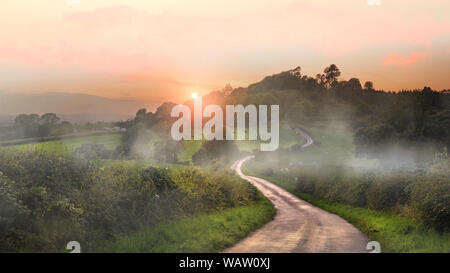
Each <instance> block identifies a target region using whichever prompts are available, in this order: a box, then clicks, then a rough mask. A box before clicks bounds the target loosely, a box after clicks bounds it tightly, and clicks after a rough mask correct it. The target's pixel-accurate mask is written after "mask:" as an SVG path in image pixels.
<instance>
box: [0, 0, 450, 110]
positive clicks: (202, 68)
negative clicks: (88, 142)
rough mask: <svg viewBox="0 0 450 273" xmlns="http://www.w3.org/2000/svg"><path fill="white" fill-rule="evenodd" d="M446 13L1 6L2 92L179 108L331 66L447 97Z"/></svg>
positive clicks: (39, 3) (430, 4)
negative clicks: (193, 99) (195, 97)
mask: <svg viewBox="0 0 450 273" xmlns="http://www.w3.org/2000/svg"><path fill="white" fill-rule="evenodd" d="M449 12H450V1H448V0H428V1H424V0H422V1H418V0H339V1H337V0H336V1H333V0H308V1H306V0H299V1H296V0H273V1H271V0H214V1H212V0H190V1H182V0H2V1H1V3H0V91H1V92H9V93H45V92H65V93H85V94H91V95H97V96H102V97H107V98H117V99H127V100H130V99H131V100H141V101H174V102H182V101H184V100H186V99H188V98H189V97H190V96H191V93H193V92H196V93H199V94H205V93H208V92H210V91H212V90H216V89H220V88H222V87H223V86H225V85H226V84H231V85H232V86H233V87H239V86H247V85H248V84H251V83H253V82H256V81H259V80H261V79H262V78H264V77H265V76H267V75H271V74H275V73H278V72H281V71H286V70H289V69H292V68H295V67H296V66H301V67H302V71H303V73H304V74H308V75H311V76H313V75H315V74H317V73H319V72H322V71H323V69H324V67H326V66H328V65H330V64H332V63H335V64H336V65H337V66H338V67H339V68H340V69H341V71H342V78H343V79H349V78H351V77H357V78H359V79H360V80H361V82H364V81H367V80H370V81H373V82H374V84H375V88H377V89H385V90H394V91H395V90H401V89H414V88H423V86H425V85H427V86H431V87H432V88H434V89H437V90H440V89H447V88H450V72H449V71H450V16H448V14H449ZM0 96H1V94H0Z"/></svg>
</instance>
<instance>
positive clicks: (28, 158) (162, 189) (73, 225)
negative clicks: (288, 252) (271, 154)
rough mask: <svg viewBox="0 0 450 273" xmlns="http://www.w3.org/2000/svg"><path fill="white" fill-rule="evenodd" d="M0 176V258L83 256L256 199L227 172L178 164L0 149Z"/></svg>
mask: <svg viewBox="0 0 450 273" xmlns="http://www.w3.org/2000/svg"><path fill="white" fill-rule="evenodd" d="M0 170H1V175H0V182H1V183H0V215H1V218H0V251H1V252H60V251H64V247H65V245H66V244H67V243H68V242H69V241H74V240H75V241H79V242H80V243H81V245H82V246H83V249H84V251H93V250H95V248H96V247H98V246H99V245H102V244H104V243H106V242H115V240H116V239H117V238H118V236H123V234H128V233H132V232H137V231H139V230H141V229H144V228H147V230H148V229H149V227H153V226H157V225H161V224H163V223H167V222H169V221H174V220H177V219H184V221H185V223H186V221H187V222H189V221H190V220H189V219H196V218H195V217H196V215H199V214H205V213H215V215H216V216H215V217H221V216H220V215H221V213H222V212H223V213H224V215H225V216H226V215H229V213H232V214H233V211H231V212H226V211H227V209H230V208H236V207H245V208H249V210H252V209H251V208H252V207H253V206H259V205H260V203H261V201H262V200H263V199H262V197H261V196H260V195H259V194H258V193H257V190H256V189H255V188H254V187H253V186H251V185H250V184H249V183H247V182H245V181H243V180H241V179H240V178H239V177H237V176H235V175H233V174H232V173H231V171H229V172H228V173H226V172H215V173H210V172H207V171H202V170H200V169H197V168H194V167H185V166H179V165H178V166H175V165H168V166H165V167H164V166H151V165H149V164H148V163H145V162H136V161H135V162H133V161H130V160H128V161H125V162H122V161H120V160H116V161H100V160H86V159H83V158H80V157H76V156H69V155H60V154H52V153H45V152H40V151H34V152H33V151H17V150H14V149H9V148H2V150H1V151H0ZM255 208H256V207H255ZM236 212H239V210H236ZM265 213H266V214H265V217H261V218H258V219H259V220H255V221H256V223H255V225H254V226H253V227H256V226H258V225H261V224H263V223H264V221H268V220H269V219H270V218H271V215H272V214H273V212H272V210H270V209H268V210H266V211H265ZM205 219H211V220H214V217H212V218H205ZM246 219H247V218H242V219H241V218H239V217H233V218H232V219H231V220H229V222H228V224H229V225H231V226H233V225H237V226H241V225H246V224H244V223H238V222H239V221H246ZM202 221H203V222H204V223H205V221H206V220H202ZM235 221H238V222H235ZM193 225H195V224H194V223H193ZM188 226H189V225H188ZM188 226H186V228H188ZM208 226H210V227H211V228H212V227H213V225H206V227H208ZM244 230H245V229H244ZM249 231H250V230H248V229H247V231H246V232H249ZM224 232H225V231H224ZM230 232H232V231H231V230H230ZM244 233H245V232H244ZM240 234H241V236H242V234H243V233H240ZM193 235H195V234H193ZM186 236H189V235H186ZM217 236H220V235H217ZM235 238H241V237H239V236H238V235H236V237H235ZM229 242H231V241H229ZM205 250H206V249H205ZM199 251H200V249H199Z"/></svg>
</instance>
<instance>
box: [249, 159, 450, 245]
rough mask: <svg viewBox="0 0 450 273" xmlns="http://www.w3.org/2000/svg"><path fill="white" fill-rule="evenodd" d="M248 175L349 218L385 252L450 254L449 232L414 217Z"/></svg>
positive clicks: (273, 179)
mask: <svg viewBox="0 0 450 273" xmlns="http://www.w3.org/2000/svg"><path fill="white" fill-rule="evenodd" d="M247 164H248V163H247ZM244 172H245V173H247V174H250V175H254V176H258V177H261V178H264V179H266V180H269V181H271V182H273V183H275V184H277V185H279V186H281V187H283V188H285V189H286V190H288V191H289V192H291V193H293V194H295V195H296V196H298V197H299V198H301V199H303V200H305V201H307V202H309V203H311V204H313V205H315V206H317V207H319V208H322V209H324V210H326V211H329V212H332V213H335V214H337V215H339V216H340V217H342V218H344V219H346V220H347V221H348V222H350V223H352V224H353V225H354V226H355V227H357V228H358V229H359V230H361V232H363V233H364V234H366V235H367V236H368V237H369V238H370V239H371V240H374V241H378V242H379V243H380V244H381V250H382V252H402V253H404V252H450V234H449V233H444V234H439V233H438V232H436V231H434V230H432V229H427V228H425V227H424V226H423V225H422V224H421V223H420V222H418V221H415V220H414V219H412V218H409V217H404V216H400V215H397V214H394V213H391V212H386V211H377V210H371V209H367V208H361V207H354V206H350V205H346V204H341V203H337V202H330V201H328V200H326V199H323V198H317V197H314V196H312V195H309V194H305V193H301V192H299V191H297V190H296V185H295V183H290V182H287V181H284V180H281V179H277V178H274V177H267V176H262V175H258V174H255V173H254V172H252V171H251V170H249V169H248V168H245V169H244Z"/></svg>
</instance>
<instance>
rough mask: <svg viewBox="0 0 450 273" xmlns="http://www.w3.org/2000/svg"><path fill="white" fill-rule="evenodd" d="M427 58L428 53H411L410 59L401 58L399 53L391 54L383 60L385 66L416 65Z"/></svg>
mask: <svg viewBox="0 0 450 273" xmlns="http://www.w3.org/2000/svg"><path fill="white" fill-rule="evenodd" d="M426 58H427V53H426V52H411V53H410V54H409V56H408V57H402V56H399V55H398V54H397V53H393V54H389V55H388V56H387V57H386V58H384V60H383V64H385V65H392V64H393V65H402V66H406V65H411V64H416V63H417V62H419V61H420V60H422V59H426Z"/></svg>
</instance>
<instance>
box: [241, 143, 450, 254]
mask: <svg viewBox="0 0 450 273" xmlns="http://www.w3.org/2000/svg"><path fill="white" fill-rule="evenodd" d="M312 148H313V147H312V146H311V150H313V149H312ZM308 149H309V148H308ZM308 149H305V150H304V151H301V150H300V151H297V153H299V154H302V153H303V152H304V153H308V151H307V150H308ZM330 156H331V157H332V158H331V160H330V161H324V162H321V163H320V164H317V162H316V163H313V164H311V162H308V161H303V162H302V161H285V160H277V161H273V160H272V161H271V160H270V159H268V158H264V157H256V160H252V161H249V162H248V163H246V165H245V168H246V173H247V174H250V175H254V176H259V177H262V178H265V179H267V180H269V181H271V182H273V183H275V184H278V185H280V186H281V187H283V188H285V189H287V190H288V191H290V192H292V193H293V194H295V195H297V196H298V197H299V198H301V199H303V200H305V201H307V202H310V203H311V204H313V205H316V206H318V207H320V208H322V209H325V210H327V211H330V212H332V213H335V214H337V215H339V216H341V217H343V218H344V219H346V220H347V221H349V222H350V223H352V224H353V225H355V226H356V227H357V228H358V229H360V230H361V231H362V232H363V233H365V234H366V235H368V237H369V238H370V239H372V240H376V241H379V242H380V244H381V246H382V249H383V251H384V252H449V251H450V232H449V231H450V230H449V227H450V195H449V193H450V183H449V180H448V179H449V177H450V173H449V170H450V163H449V157H448V154H447V153H446V152H443V153H440V154H438V155H437V156H436V158H435V159H434V161H433V162H432V163H430V164H428V165H427V166H426V167H424V168H423V169H414V170H409V169H386V168H384V167H383V166H382V165H381V166H380V165H378V166H377V165H370V164H367V163H366V164H362V165H361V164H360V165H358V167H352V166H351V165H347V166H345V165H333V164H331V163H334V162H335V161H334V159H333V156H332V155H330ZM298 157H299V158H304V155H301V156H300V155H299V156H298ZM275 158H277V157H275ZM287 158H289V160H293V158H295V155H292V157H286V158H283V159H287ZM316 160H317V158H316ZM293 163H295V164H293Z"/></svg>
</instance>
